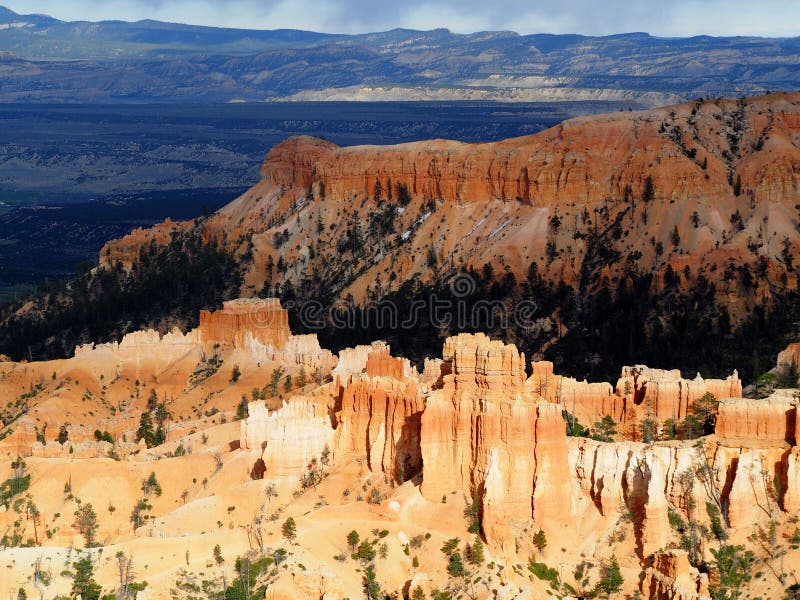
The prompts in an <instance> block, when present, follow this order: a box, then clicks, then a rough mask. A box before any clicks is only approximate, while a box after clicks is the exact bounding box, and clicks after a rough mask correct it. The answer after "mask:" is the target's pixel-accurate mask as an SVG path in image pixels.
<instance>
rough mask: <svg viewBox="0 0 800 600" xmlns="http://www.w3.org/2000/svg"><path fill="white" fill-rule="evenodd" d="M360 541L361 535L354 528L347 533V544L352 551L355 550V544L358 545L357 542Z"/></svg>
mask: <svg viewBox="0 0 800 600" xmlns="http://www.w3.org/2000/svg"><path fill="white" fill-rule="evenodd" d="M360 541H361V536H360V535H358V532H357V531H356V530H355V529H353V531H351V532H350V533H348V534H347V544H348V545H349V546H350V548H351V549H352V551H353V552H355V551H356V546H358V542H360Z"/></svg>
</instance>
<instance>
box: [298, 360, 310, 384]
mask: <svg viewBox="0 0 800 600" xmlns="http://www.w3.org/2000/svg"><path fill="white" fill-rule="evenodd" d="M306 383H308V379H307V377H306V370H305V368H304V367H303V365H300V370H299V371H298V372H297V387H299V388H304V387H306Z"/></svg>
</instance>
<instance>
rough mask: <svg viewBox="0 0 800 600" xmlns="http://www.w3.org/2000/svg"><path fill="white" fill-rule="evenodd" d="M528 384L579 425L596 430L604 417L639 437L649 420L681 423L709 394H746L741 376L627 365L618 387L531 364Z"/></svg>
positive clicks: (542, 363) (547, 365) (623, 432)
mask: <svg viewBox="0 0 800 600" xmlns="http://www.w3.org/2000/svg"><path fill="white" fill-rule="evenodd" d="M531 366H532V374H531V376H530V378H528V385H529V386H530V388H531V389H532V391H533V393H535V394H536V395H538V396H540V397H541V398H543V399H545V400H547V401H548V402H553V403H556V404H560V405H561V406H563V407H564V409H565V410H567V411H568V412H569V413H570V414H571V415H573V416H575V417H577V419H578V421H579V422H580V423H581V424H582V425H584V426H588V427H591V426H592V425H593V424H594V423H595V422H597V421H599V420H601V419H602V418H603V417H605V416H607V415H608V416H610V417H611V418H612V419H614V421H615V422H616V423H618V424H619V425H621V427H620V434H621V435H623V436H625V437H627V438H628V439H640V436H641V433H640V424H641V421H642V420H643V419H645V418H649V419H652V420H655V421H656V422H658V423H662V422H664V421H665V420H667V419H675V420H676V421H679V420H681V419H683V418H685V417H686V415H687V414H688V413H689V412H690V411H691V410H692V408H693V405H694V402H695V401H696V400H697V399H699V398H701V397H702V396H703V395H704V394H706V393H711V394H713V395H714V397H716V398H729V397H738V396H741V395H742V382H741V381H740V380H739V376H738V373H736V372H735V371H734V373H733V374H731V375H730V376H728V377H727V378H726V379H703V378H702V377H701V376H700V375H699V374H698V375H697V376H696V377H695V378H694V379H684V378H683V377H682V376H681V373H680V371H678V370H677V369H675V370H669V371H668V370H662V369H650V368H648V367H646V366H643V365H639V366H633V367H623V369H622V374H621V376H620V378H619V380H618V381H617V384H616V386H615V387H613V388H612V386H611V385H609V384H607V383H589V382H587V381H577V380H575V379H573V378H570V377H564V376H562V375H558V374H555V373H554V372H553V363H551V362H548V361H538V362H536V361H535V362H533V363H532V365H531Z"/></svg>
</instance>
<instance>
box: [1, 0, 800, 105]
mask: <svg viewBox="0 0 800 600" xmlns="http://www.w3.org/2000/svg"><path fill="white" fill-rule="evenodd" d="M796 89H800V38H759V37H709V36H700V37H693V38H656V37H652V36H650V35H648V34H646V33H628V34H621V35H612V36H605V37H589V36H581V35H550V34H534V35H519V34H517V33H514V32H510V31H497V32H479V33H473V34H469V35H461V34H455V33H452V32H450V31H448V30H446V29H434V30H431V31H413V30H405V29H395V30H392V31H387V32H382V33H369V34H360V35H338V34H324V33H315V32H309V31H297V30H285V29H284V30H271V31H256V30H249V29H223V28H215V27H200V26H194V25H181V24H174V23H163V22H159V21H139V22H136V23H127V22H123V21H104V22H99V23H92V22H64V21H59V20H57V19H54V18H52V17H48V16H44V15H19V14H17V13H15V12H13V11H11V10H8V9H6V8H3V7H0V101H3V102H187V101H192V102H198V101H200V102H232V101H263V100H274V99H297V100H326V99H336V100H487V99H494V100H520V101H537V100H554V101H555V100H627V101H637V102H639V103H641V104H642V105H657V104H664V103H670V102H677V101H679V100H683V99H688V98H696V97H699V96H703V97H717V96H741V95H750V94H756V93H761V92H765V91H777V90H784V91H789V90H796Z"/></svg>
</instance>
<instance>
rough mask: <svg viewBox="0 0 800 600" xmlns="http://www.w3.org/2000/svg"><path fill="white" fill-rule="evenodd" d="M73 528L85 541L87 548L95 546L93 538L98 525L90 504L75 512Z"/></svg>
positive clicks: (95, 514)
mask: <svg viewBox="0 0 800 600" xmlns="http://www.w3.org/2000/svg"><path fill="white" fill-rule="evenodd" d="M73 527H75V529H77V530H78V533H80V534H81V535H82V536H83V537H84V538H85V539H86V547H87V548H92V547H94V546H95V545H96V544H95V536H96V535H97V529H98V527H99V525H98V524H97V513H95V512H94V509H93V508H92V505H91V503H87V504H83V505H81V507H80V508H79V509H78V510H76V511H75V521H74V522H73Z"/></svg>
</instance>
